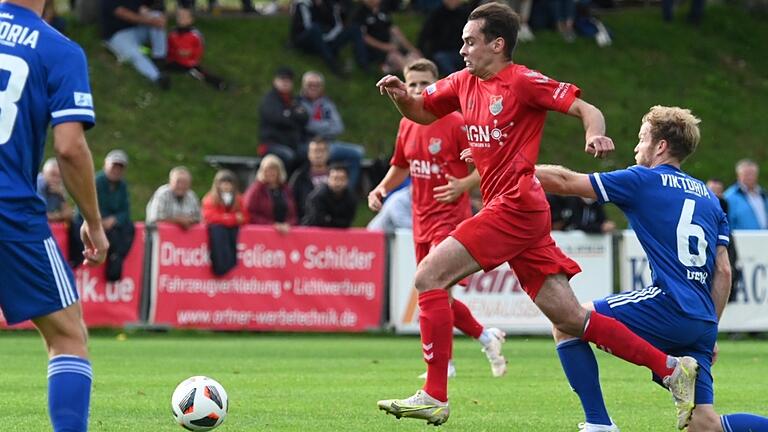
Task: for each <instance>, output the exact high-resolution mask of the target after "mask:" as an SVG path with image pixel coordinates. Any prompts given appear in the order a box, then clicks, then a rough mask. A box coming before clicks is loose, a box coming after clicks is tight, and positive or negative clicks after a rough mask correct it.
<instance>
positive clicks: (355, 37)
mask: <svg viewBox="0 0 768 432" xmlns="http://www.w3.org/2000/svg"><path fill="white" fill-rule="evenodd" d="M342 14H343V11H342V6H341V3H340V2H339V1H338V0H295V1H294V4H293V11H292V15H293V17H292V21H291V43H293V45H294V46H295V47H296V48H298V49H300V50H302V51H304V52H306V53H307V54H313V55H318V56H320V57H321V58H322V59H323V61H325V64H326V65H328V68H329V69H330V70H331V72H333V73H334V74H336V75H343V74H344V72H343V69H342V67H341V65H340V64H339V50H341V48H343V47H344V46H345V45H347V44H351V45H352V51H353V52H354V56H355V61H356V62H357V65H358V66H359V67H360V69H362V70H364V71H365V70H367V69H368V54H367V51H366V49H365V42H363V35H362V33H361V32H360V28H359V27H357V26H354V25H345V24H344V16H342Z"/></svg>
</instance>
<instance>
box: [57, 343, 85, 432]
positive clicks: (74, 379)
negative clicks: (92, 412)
mask: <svg viewBox="0 0 768 432" xmlns="http://www.w3.org/2000/svg"><path fill="white" fill-rule="evenodd" d="M91 381H93V370H92V369H91V363H90V362H89V361H88V360H86V359H83V358H80V357H76V356H71V355H58V356H55V357H53V358H52V359H51V360H50V361H49V362H48V413H49V415H50V416H51V423H52V424H53V430H54V432H86V431H87V430H88V405H89V403H90V401H91Z"/></svg>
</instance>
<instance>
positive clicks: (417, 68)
mask: <svg viewBox="0 0 768 432" xmlns="http://www.w3.org/2000/svg"><path fill="white" fill-rule="evenodd" d="M411 71H414V72H429V73H431V74H432V76H434V77H435V79H437V78H438V77H439V76H440V74H439V73H438V71H437V65H436V64H434V63H433V62H432V61H430V60H427V59H425V58H420V59H417V60H414V61H412V62H410V63H408V64H407V65H406V66H405V67H404V68H403V77H405V76H406V75H408V72H411Z"/></svg>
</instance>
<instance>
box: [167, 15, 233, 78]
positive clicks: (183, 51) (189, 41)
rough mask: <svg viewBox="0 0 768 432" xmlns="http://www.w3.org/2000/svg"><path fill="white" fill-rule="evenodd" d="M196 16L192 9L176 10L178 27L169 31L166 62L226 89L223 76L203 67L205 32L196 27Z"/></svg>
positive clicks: (172, 68) (172, 67) (169, 65)
mask: <svg viewBox="0 0 768 432" xmlns="http://www.w3.org/2000/svg"><path fill="white" fill-rule="evenodd" d="M194 22H195V18H194V15H193V14H192V10H191V9H187V8H178V9H177V10H176V27H175V28H174V29H172V30H171V31H170V32H169V33H168V54H167V58H166V62H167V64H168V68H169V69H171V70H176V71H181V72H186V73H188V74H189V75H190V76H192V77H193V78H195V79H196V80H199V81H203V82H205V83H207V84H209V85H211V86H213V87H214V88H216V89H217V90H226V89H227V83H226V82H225V81H224V79H223V78H221V77H219V76H216V75H214V74H212V73H211V72H210V71H208V70H207V69H203V66H202V65H201V64H200V63H201V62H202V60H203V54H204V53H205V40H204V39H203V34H202V33H200V31H199V30H198V29H197V28H195V27H194Z"/></svg>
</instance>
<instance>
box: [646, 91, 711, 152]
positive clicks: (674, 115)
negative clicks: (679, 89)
mask: <svg viewBox="0 0 768 432" xmlns="http://www.w3.org/2000/svg"><path fill="white" fill-rule="evenodd" d="M645 122H648V123H649V124H650V125H651V129H650V133H651V139H652V141H653V142H654V143H656V142H659V141H660V140H665V141H667V143H668V144H669V154H670V155H672V156H674V157H675V158H677V159H678V160H679V161H680V162H682V161H684V160H685V158H687V157H688V156H690V155H691V154H692V153H693V152H695V151H696V147H698V145H699V139H701V134H700V132H699V123H701V119H699V118H698V117H696V116H695V115H693V114H692V113H691V110H689V109H685V108H680V107H667V106H661V105H656V106H653V107H651V109H650V111H648V113H647V114H645V115H644V116H643V123H645Z"/></svg>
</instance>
